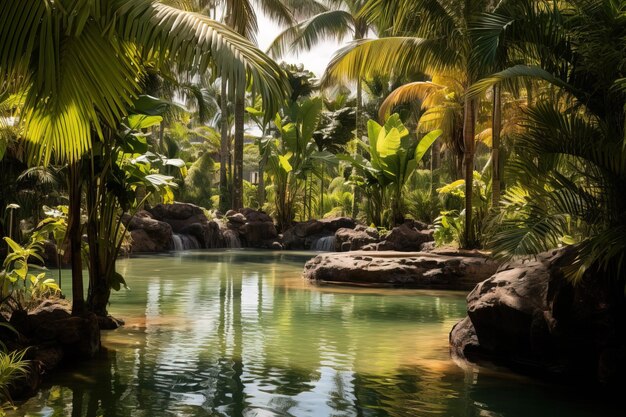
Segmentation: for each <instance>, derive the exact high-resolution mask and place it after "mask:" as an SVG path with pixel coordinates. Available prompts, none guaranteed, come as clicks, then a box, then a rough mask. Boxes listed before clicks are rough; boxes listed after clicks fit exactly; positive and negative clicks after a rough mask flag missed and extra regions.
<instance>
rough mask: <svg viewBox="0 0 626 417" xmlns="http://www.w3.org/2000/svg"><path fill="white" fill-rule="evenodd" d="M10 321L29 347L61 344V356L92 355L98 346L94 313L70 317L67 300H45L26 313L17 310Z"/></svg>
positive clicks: (97, 331) (97, 325)
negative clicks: (62, 354) (62, 353)
mask: <svg viewBox="0 0 626 417" xmlns="http://www.w3.org/2000/svg"><path fill="white" fill-rule="evenodd" d="M11 324H12V325H13V326H14V327H15V329H16V330H18V331H19V332H20V333H21V334H22V335H24V336H25V337H26V339H27V340H28V345H32V346H40V345H43V346H55V345H57V346H60V347H61V348H62V350H63V352H64V355H70V356H71V357H76V358H92V357H93V356H94V355H95V354H96V353H97V352H98V350H99V349H100V327H99V324H98V318H97V317H96V315H94V314H87V315H85V316H72V315H71V305H70V304H69V302H68V301H67V300H63V299H50V300H45V301H44V302H42V303H41V304H40V305H39V306H37V307H36V308H35V309H33V310H31V311H30V312H29V313H28V314H26V313H25V312H23V311H16V312H14V313H13V315H12V316H11Z"/></svg>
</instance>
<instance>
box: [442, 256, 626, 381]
mask: <svg viewBox="0 0 626 417" xmlns="http://www.w3.org/2000/svg"><path fill="white" fill-rule="evenodd" d="M574 256H575V255H574V254H573V251H572V250H570V249H566V250H563V251H554V252H551V253H547V254H543V255H541V256H539V257H538V259H537V260H535V261H530V262H517V263H512V264H508V265H504V266H503V267H502V268H501V269H500V270H499V271H498V272H497V273H496V274H494V275H493V276H492V277H490V278H489V279H487V280H485V281H484V282H481V283H479V284H478V285H477V286H476V287H475V288H474V290H473V291H472V292H471V293H470V294H469V295H468V297H467V303H468V317H467V318H466V319H464V320H463V321H462V322H460V323H459V324H457V325H456V326H455V327H454V328H453V330H452V332H451V333H450V345H451V350H452V353H453V355H455V356H456V357H458V358H461V359H466V360H469V361H474V362H481V361H485V360H487V361H490V362H493V363H496V364H499V365H505V366H508V367H510V368H512V369H514V370H518V371H521V372H524V373H532V374H539V375H549V376H552V377H554V376H557V377H561V378H564V379H568V380H572V378H574V380H581V381H582V380H586V381H598V382H607V383H617V382H619V381H621V380H622V379H623V373H624V371H626V335H624V331H623V329H624V328H625V324H626V312H625V311H624V307H623V294H620V293H621V292H622V291H620V290H617V291H616V289H615V288H613V287H612V283H610V282H609V281H608V280H605V279H603V278H602V277H601V276H598V275H597V274H595V275H594V274H593V273H589V271H588V274H587V275H586V277H585V278H584V279H583V281H581V282H580V283H579V284H578V285H575V286H574V285H572V284H571V283H570V281H568V280H567V279H566V278H565V277H564V275H563V272H562V269H561V268H562V267H563V266H565V265H571V263H572V261H573V259H574Z"/></svg>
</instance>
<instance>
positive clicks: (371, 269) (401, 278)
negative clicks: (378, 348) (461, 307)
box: [304, 251, 497, 290]
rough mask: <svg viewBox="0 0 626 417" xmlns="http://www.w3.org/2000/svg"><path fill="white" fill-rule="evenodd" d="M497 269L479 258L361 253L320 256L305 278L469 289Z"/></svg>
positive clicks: (399, 253) (311, 264)
mask: <svg viewBox="0 0 626 417" xmlns="http://www.w3.org/2000/svg"><path fill="white" fill-rule="evenodd" d="M496 269H497V264H496V263H494V262H492V261H489V260H487V259H486V258H483V257H478V256H460V255H458V256H448V255H434V254H429V253H423V252H415V253H407V252H393V251H384V252H370V251H358V252H349V253H326V254H321V255H318V256H316V257H315V258H313V259H312V260H310V261H308V262H307V263H306V264H305V266H304V277H305V278H307V279H309V280H312V281H316V282H319V283H335V284H358V285H372V286H396V287H410V288H433V289H453V290H466V289H471V288H473V287H474V286H475V285H476V283H477V282H479V281H482V280H484V279H486V278H487V277H489V276H490V275H492V274H493V273H494V272H495V271H496Z"/></svg>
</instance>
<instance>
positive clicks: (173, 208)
mask: <svg viewBox="0 0 626 417" xmlns="http://www.w3.org/2000/svg"><path fill="white" fill-rule="evenodd" d="M148 211H149V212H150V214H152V217H154V218H155V219H158V220H160V221H163V222H165V223H167V224H169V225H170V226H172V231H173V232H174V233H182V231H183V230H184V229H185V228H186V227H188V226H190V225H192V224H194V223H199V224H208V223H209V219H208V218H207V217H206V215H205V214H204V211H203V210H202V208H200V207H198V206H196V205H194V204H190V203H174V204H157V205H156V206H154V207H152V208H150V209H148Z"/></svg>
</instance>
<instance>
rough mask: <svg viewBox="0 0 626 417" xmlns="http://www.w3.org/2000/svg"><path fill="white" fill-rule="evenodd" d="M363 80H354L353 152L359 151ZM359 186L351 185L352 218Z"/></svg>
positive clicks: (355, 211) (357, 200)
mask: <svg viewBox="0 0 626 417" xmlns="http://www.w3.org/2000/svg"><path fill="white" fill-rule="evenodd" d="M362 83H363V82H362V81H361V78H359V79H357V81H356V129H355V136H356V140H357V144H356V149H355V151H354V153H355V154H358V153H359V145H358V141H360V140H361V100H362V99H363V84H362ZM359 191H360V190H359V187H357V186H356V185H353V186H352V213H351V214H352V218H353V219H356V217H357V216H358V215H359V200H360V199H361V195H360V194H361V193H360V192H359Z"/></svg>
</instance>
